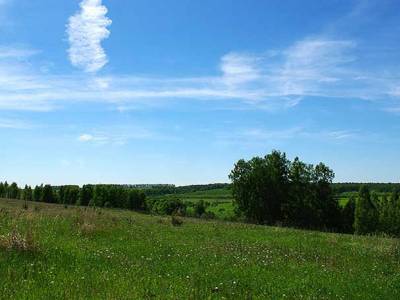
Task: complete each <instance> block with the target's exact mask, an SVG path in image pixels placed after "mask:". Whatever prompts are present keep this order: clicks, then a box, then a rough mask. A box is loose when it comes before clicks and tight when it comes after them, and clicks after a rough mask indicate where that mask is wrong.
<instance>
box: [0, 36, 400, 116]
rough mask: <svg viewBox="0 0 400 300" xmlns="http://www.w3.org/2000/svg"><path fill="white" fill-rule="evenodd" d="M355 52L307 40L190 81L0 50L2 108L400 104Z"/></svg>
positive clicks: (229, 59)
mask: <svg viewBox="0 0 400 300" xmlns="http://www.w3.org/2000/svg"><path fill="white" fill-rule="evenodd" d="M355 47H356V44H355V43H354V42H352V41H343V40H329V39H322V38H319V39H305V40H303V41H299V42H297V43H295V44H294V45H292V46H291V47H288V48H287V49H284V50H282V51H280V52H276V51H275V53H274V55H264V54H260V55H254V54H251V55H249V54H239V53H230V54H227V55H225V56H223V57H222V58H221V61H220V64H219V66H220V68H221V69H220V71H221V74H220V75H219V76H203V77H184V78H170V77H169V78H160V77H135V76H132V75H127V76H120V75H110V76H107V77H102V76H92V75H86V74H80V75H74V76H72V75H71V76H66V75H51V74H49V73H40V72H39V71H37V70H34V69H33V68H32V65H31V64H30V61H29V59H30V58H31V56H32V55H33V54H34V53H35V51H33V50H25V51H21V50H20V49H19V48H16V49H13V48H10V47H8V48H5V47H0V109H15V110H38V111H47V110H51V109H55V108H58V107H62V106H64V105H71V104H73V103H78V102H98V103H109V104H112V105H115V107H119V108H129V107H135V108H138V107H142V106H144V107H152V105H154V104H156V105H159V104H161V105H162V102H165V101H179V100H180V101H183V100H187V99H192V100H193V99H195V100H207V101H211V100H214V101H215V100H223V101H225V102H224V103H226V105H228V106H229V107H232V103H236V107H237V108H234V109H243V108H244V107H252V108H255V109H279V108H288V107H292V106H295V105H297V104H298V103H299V102H300V101H301V100H302V99H303V98H304V97H319V98H342V99H350V98H351V99H364V100H365V99H367V100H371V99H372V100H381V101H385V100H387V99H388V98H390V97H391V98H395V99H398V98H399V97H400V93H399V89H398V82H394V79H393V78H396V76H395V73H393V74H390V72H389V71H385V72H386V73H385V74H384V75H385V76H381V74H380V72H378V71H375V72H371V73H368V72H367V71H365V70H363V71H361V70H359V69H358V68H357V65H356V64H355V63H356V62H357V60H356V55H355V51H354V49H355ZM39 70H40V68H39ZM388 72H389V73H388ZM122 110H123V109H121V111H122Z"/></svg>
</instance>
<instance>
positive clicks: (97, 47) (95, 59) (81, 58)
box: [67, 0, 112, 72]
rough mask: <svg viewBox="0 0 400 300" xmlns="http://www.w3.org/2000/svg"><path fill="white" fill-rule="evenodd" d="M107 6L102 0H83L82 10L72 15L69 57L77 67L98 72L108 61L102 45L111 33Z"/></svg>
mask: <svg viewBox="0 0 400 300" xmlns="http://www.w3.org/2000/svg"><path fill="white" fill-rule="evenodd" d="M106 15H107V8H106V7H105V6H104V5H102V1H101V0H83V1H82V2H81V3H80V11H79V12H77V13H76V14H75V15H73V16H72V17H70V19H69V23H68V25H67V34H68V40H69V43H70V48H69V50H68V54H69V59H70V61H71V63H72V65H74V66H75V67H78V68H81V69H83V70H84V71H86V72H97V71H99V70H100V69H101V68H103V67H104V66H105V65H106V64H107V62H108V59H107V55H106V53H105V51H104V49H103V47H102V45H101V42H102V41H103V40H104V39H107V38H108V37H109V35H110V31H109V30H108V29H107V28H108V27H109V26H110V25H111V23H112V21H111V20H110V19H109V18H108V17H107V16H106Z"/></svg>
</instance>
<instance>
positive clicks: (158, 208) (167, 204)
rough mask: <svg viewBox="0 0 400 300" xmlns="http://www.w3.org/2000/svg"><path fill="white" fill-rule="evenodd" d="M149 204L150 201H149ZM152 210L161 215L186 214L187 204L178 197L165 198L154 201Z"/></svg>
mask: <svg viewBox="0 0 400 300" xmlns="http://www.w3.org/2000/svg"><path fill="white" fill-rule="evenodd" d="M148 204H149V202H148ZM151 204H152V206H151V209H150V210H151V212H153V213H156V214H160V215H172V214H180V215H185V213H186V205H185V203H183V202H182V200H180V199H177V198H172V199H171V198H165V199H157V200H155V201H152V203H151Z"/></svg>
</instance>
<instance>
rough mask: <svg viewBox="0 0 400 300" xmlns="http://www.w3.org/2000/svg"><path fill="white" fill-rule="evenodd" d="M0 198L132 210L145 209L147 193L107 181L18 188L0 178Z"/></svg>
mask: <svg viewBox="0 0 400 300" xmlns="http://www.w3.org/2000/svg"><path fill="white" fill-rule="evenodd" d="M0 198H8V199H22V200H27V201H35V202H45V203H57V204H64V205H82V206H96V207H113V208H125V209H132V210H144V209H145V203H146V195H145V194H144V192H143V191H142V190H139V189H134V188H128V187H125V186H120V185H109V184H98V185H84V186H82V187H79V186H77V185H64V186H51V185H49V184H46V185H43V184H42V185H37V186H35V187H34V188H33V189H32V187H30V186H28V185H26V186H25V187H24V188H23V189H20V188H19V187H18V185H17V184H16V183H12V184H8V183H7V182H4V183H3V182H0Z"/></svg>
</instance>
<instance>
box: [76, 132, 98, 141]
mask: <svg viewBox="0 0 400 300" xmlns="http://www.w3.org/2000/svg"><path fill="white" fill-rule="evenodd" d="M94 139H95V138H94V136H93V135H91V134H86V133H85V134H82V135H80V136H79V138H78V140H79V141H80V142H90V141H93V140H94Z"/></svg>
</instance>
